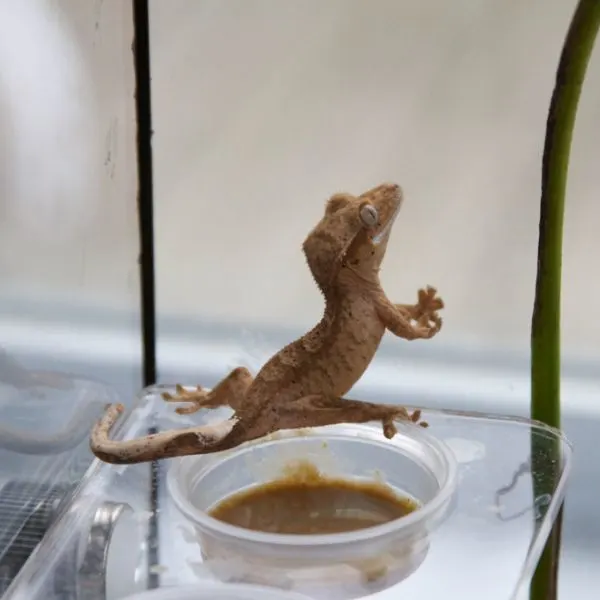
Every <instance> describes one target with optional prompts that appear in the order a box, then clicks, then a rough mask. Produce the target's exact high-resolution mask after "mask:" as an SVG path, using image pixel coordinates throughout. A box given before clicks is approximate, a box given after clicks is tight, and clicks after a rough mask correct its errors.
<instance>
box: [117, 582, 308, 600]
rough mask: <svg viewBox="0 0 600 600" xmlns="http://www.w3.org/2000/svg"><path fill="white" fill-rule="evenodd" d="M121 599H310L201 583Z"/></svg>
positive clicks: (253, 587) (264, 589)
mask: <svg viewBox="0 0 600 600" xmlns="http://www.w3.org/2000/svg"><path fill="white" fill-rule="evenodd" d="M123 600H310V598H308V597H307V596H301V595H300V594H296V593H294V592H283V591H281V590H275V589H273V588H267V587H262V586H256V585H243V584H228V585H224V584H222V583H203V584H202V585H193V586H177V587H172V588H160V589H156V590H149V591H146V592H141V593H139V594H134V595H133V596H127V597H126V598H124V599H123Z"/></svg>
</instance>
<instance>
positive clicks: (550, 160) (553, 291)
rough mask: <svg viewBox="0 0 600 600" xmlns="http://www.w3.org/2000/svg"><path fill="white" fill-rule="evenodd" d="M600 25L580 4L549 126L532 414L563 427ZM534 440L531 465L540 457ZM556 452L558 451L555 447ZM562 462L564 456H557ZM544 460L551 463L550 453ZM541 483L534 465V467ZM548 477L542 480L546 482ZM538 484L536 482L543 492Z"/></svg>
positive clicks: (542, 579)
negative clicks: (577, 140) (586, 120)
mask: <svg viewBox="0 0 600 600" xmlns="http://www.w3.org/2000/svg"><path fill="white" fill-rule="evenodd" d="M599 26H600V0H579V2H578V4H577V7H576V9H575V13H574V15H573V19H572V21H571V25H570V27H569V31H568V33H567V37H566V39H565V43H564V46H563V49H562V53H561V57H560V62H559V65H558V70H557V73H556V84H555V87H554V91H553V94H552V100H551V102H550V110H549V114H548V120H547V124H546V139H545V144H544V155H543V159H542V195H541V202H540V225H539V245H538V263H537V278H536V288H535V302H534V309H533V318H532V325H531V416H532V418H533V419H537V420H539V421H543V422H544V423H546V424H548V425H550V426H552V427H557V428H559V427H560V292H561V271H562V241H563V221H564V206H565V189H566V184H567V175H568V169H569V155H570V151H571V140H572V137H573V127H574V124H575V117H576V114H577V106H578V103H579V97H580V95H581V88H582V86H583V82H584V79H585V74H586V70H587V66H588V63H589V59H590V56H591V53H592V50H593V47H594V42H595V40H596V35H597V33H598V28H599ZM539 450H540V448H539V447H538V442H537V441H536V439H532V463H535V457H536V456H538V455H539V454H540V452H539ZM554 452H555V453H558V452H559V448H558V446H556V447H555V448H554ZM553 458H555V459H559V460H560V455H558V456H556V454H555V456H554V457H553ZM545 460H546V461H548V456H547V455H546V457H545ZM532 468H533V478H534V482H535V481H536V479H537V478H536V470H535V464H532ZM542 479H543V478H542ZM539 486H540V484H539V483H537V484H536V483H534V488H536V487H537V488H538V489H534V492H535V493H536V495H537V493H538V491H541V490H539ZM561 523H562V508H561V513H560V515H559V519H557V521H556V524H555V526H554V528H553V530H552V533H551V535H550V537H549V539H548V542H547V544H546V547H545V548H544V552H543V553H542V557H541V559H540V562H539V563H538V567H537V569H536V572H535V574H534V577H533V579H532V582H531V589H530V598H531V600H555V599H556V597H557V579H558V559H559V552H560V530H561Z"/></svg>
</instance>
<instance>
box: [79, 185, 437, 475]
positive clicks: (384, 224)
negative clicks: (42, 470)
mask: <svg viewBox="0 0 600 600" xmlns="http://www.w3.org/2000/svg"><path fill="white" fill-rule="evenodd" d="M401 203H402V192H401V190H400V188H399V186H397V185H394V184H384V185H381V186H378V187H376V188H374V189H372V190H369V191H368V192H366V193H364V194H362V195H361V196H358V197H354V196H351V195H349V194H336V195H334V196H332V197H331V198H330V199H329V201H328V202H327V206H326V209H325V214H324V216H323V218H322V219H321V221H320V222H319V223H318V224H317V226H316V227H315V228H314V229H313V230H312V231H311V233H310V234H309V235H308V237H307V238H306V240H305V242H304V245H303V250H304V254H305V256H306V259H307V262H308V265H309V268H310V270H311V272H312V274H313V277H314V278H315V281H316V283H317V285H318V286H319V288H320V290H321V292H322V293H323V295H324V297H325V312H324V315H323V318H322V319H321V321H320V322H319V323H318V324H317V325H316V326H315V327H314V328H313V329H312V330H311V331H309V332H308V333H306V334H305V335H304V336H302V337H301V338H299V339H298V340H296V341H294V342H292V343H291V344H289V345H287V346H286V347H285V348H283V349H282V350H280V351H279V352H278V353H277V354H275V355H274V356H273V357H272V358H271V359H269V360H268V361H267V362H266V363H265V365H264V366H263V367H262V369H261V370H260V371H259V372H258V374H257V375H256V377H255V378H253V377H252V375H251V374H250V372H249V371H248V370H247V369H245V368H243V367H240V368H237V369H234V370H233V371H232V372H231V373H230V374H229V375H228V376H227V377H226V378H225V379H223V380H222V381H221V382H220V383H219V384H218V385H217V386H216V387H215V388H214V389H212V390H210V391H208V390H203V389H202V388H198V389H197V390H193V391H186V390H184V389H183V388H181V387H180V386H178V388H177V395H175V396H172V395H170V394H164V398H165V400H167V401H169V402H187V403H189V406H188V407H181V408H178V409H177V412H179V413H180V414H185V413H191V412H195V411H196V410H199V409H200V408H216V407H218V406H223V405H228V406H230V407H231V408H232V409H233V410H234V411H235V412H234V415H233V416H232V417H231V418H230V419H229V420H227V421H223V422H221V423H217V424H214V425H204V426H199V427H193V428H188V429H181V430H176V431H166V432H162V433H158V434H154V435H150V436H147V437H145V438H140V439H136V440H126V441H121V442H116V441H112V440H110V439H109V437H108V436H109V433H110V429H111V428H112V426H113V425H114V423H115V422H116V420H117V418H118V416H119V413H120V412H121V411H122V410H123V407H122V406H121V405H113V406H111V407H109V408H108V410H107V412H106V414H105V416H104V417H103V418H102V419H101V420H100V421H99V422H98V423H97V424H96V426H95V427H94V429H93V431H92V437H91V448H92V451H93V452H94V454H95V455H96V456H98V457H99V458H100V459H102V460H103V461H105V462H110V463H116V464H128V463H137V462H145V461H150V460H156V459H160V458H170V457H174V456H184V455H190V454H204V453H210V452H218V451H221V450H226V449H229V448H233V447H235V446H238V445H239V444H241V443H244V442H246V441H249V440H253V439H257V438H260V437H263V436H265V435H267V434H269V433H272V432H274V431H277V430H281V429H295V428H302V427H318V426H323V425H332V424H337V423H344V422H346V423H350V422H353V423H361V422H367V421H381V422H382V423H383V425H384V433H385V435H386V436H387V437H391V436H393V435H394V433H395V431H396V430H395V427H394V425H393V420H394V419H401V420H412V421H415V422H416V421H418V420H419V414H413V415H412V416H411V415H409V414H408V412H407V411H406V409H404V408H403V407H400V406H395V405H386V404H373V403H368V402H359V401H355V400H348V399H344V398H343V396H344V395H345V394H346V393H347V392H348V391H349V390H350V388H352V387H353V386H354V384H355V383H356V382H357V381H358V379H360V377H361V376H362V375H363V373H364V372H365V370H366V369H367V367H368V366H369V364H370V362H371V360H372V359H373V356H374V355H375V352H376V351H377V348H378V347H379V344H380V342H381V339H382V337H383V335H384V333H385V331H386V330H389V331H390V332H391V333H393V334H395V335H396V336H399V337H402V338H404V339H408V340H414V339H427V338H431V337H433V336H434V335H435V334H436V333H437V332H438V331H439V330H440V328H441V325H442V321H441V319H440V317H439V316H438V315H437V310H440V309H441V308H443V302H442V300H441V299H440V298H438V297H436V291H435V289H433V288H427V289H426V290H421V291H420V292H419V298H418V302H417V304H414V305H398V304H393V303H391V302H390V301H389V300H388V298H387V296H386V295H385V292H384V291H383V289H382V288H381V284H380V281H379V268H380V265H381V262H382V260H383V257H384V255H385V251H386V247H387V242H388V239H389V234H390V231H391V228H392V225H393V223H394V220H395V218H396V216H397V214H398V211H399V209H400V206H401Z"/></svg>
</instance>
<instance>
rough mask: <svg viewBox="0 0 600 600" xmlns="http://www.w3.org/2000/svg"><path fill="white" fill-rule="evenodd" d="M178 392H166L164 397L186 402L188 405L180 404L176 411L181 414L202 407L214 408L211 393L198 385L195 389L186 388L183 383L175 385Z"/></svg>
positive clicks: (192, 411)
mask: <svg viewBox="0 0 600 600" xmlns="http://www.w3.org/2000/svg"><path fill="white" fill-rule="evenodd" d="M175 391H176V392H177V393H176V394H169V392H164V393H163V394H162V398H163V400H164V401H165V402H185V403H187V404H188V406H178V407H177V408H176V409H175V412H176V413H177V414H179V415H190V414H192V413H195V412H197V411H199V410H200V409H201V408H214V406H211V403H210V400H209V398H208V396H209V393H208V392H207V391H206V390H204V389H203V388H202V386H200V385H199V386H198V387H197V388H196V389H195V390H192V391H190V390H186V389H185V388H184V387H183V386H182V385H179V384H177V385H176V386H175Z"/></svg>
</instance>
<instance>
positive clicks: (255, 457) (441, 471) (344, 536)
mask: <svg viewBox="0 0 600 600" xmlns="http://www.w3.org/2000/svg"><path fill="white" fill-rule="evenodd" d="M398 429H399V431H398V434H397V435H396V436H395V437H394V438H393V439H392V440H387V439H385V438H384V437H383V434H382V432H381V426H380V425H371V424H366V425H336V426H331V427H321V428H316V429H312V430H303V431H301V432H298V431H290V432H279V433H278V434H276V435H273V436H271V437H269V438H268V439H263V440H259V441H257V442H253V443H249V444H245V445H243V446H241V447H239V448H236V449H234V450H231V451H228V452H224V453H220V454H215V455H205V456H191V457H184V458H180V459H177V460H176V461H174V463H173V465H172V467H171V469H170V470H169V474H168V479H167V486H168V489H169V493H170V494H171V497H172V499H173V502H174V503H175V505H176V506H177V508H178V509H179V510H180V511H181V513H182V514H183V515H184V516H185V517H186V519H187V520H188V521H189V522H190V523H191V525H192V526H193V528H194V530H195V533H196V538H197V541H198V543H199V545H200V548H201V555H202V559H203V561H204V562H205V563H206V565H207V566H208V568H209V569H210V571H211V572H212V573H213V574H214V575H215V576H216V577H217V578H219V579H220V580H222V581H237V582H247V583H256V584H262V585H268V586H272V587H278V588H281V589H288V590H294V591H298V592H300V593H304V594H307V595H309V596H312V597H313V598H327V599H331V600H334V599H337V598H339V599H345V598H356V597H360V596H364V595H366V594H370V593H374V592H376V591H379V590H382V589H385V588H388V587H390V586H392V585H394V584H396V583H398V582H399V581H401V580H403V579H404V578H406V577H408V576H409V575H410V574H411V573H412V572H414V571H415V570H416V569H417V568H418V567H419V565H420V564H421V563H422V562H423V560H424V559H425V557H426V555H427V551H428V548H429V544H430V534H431V532H432V531H433V530H434V529H435V528H436V527H437V526H438V525H439V524H440V522H441V521H442V519H443V518H444V517H445V516H446V515H447V513H448V511H449V509H450V507H451V506H452V499H453V497H454V491H455V490H456V486H457V465H456V462H455V459H454V455H453V454H452V452H451V450H450V449H449V448H447V447H446V445H445V444H443V443H442V442H440V441H438V440H436V439H435V438H434V437H432V436H431V435H429V434H428V433H427V432H426V431H425V430H423V429H422V428H419V427H416V426H414V425H401V426H399V428H398ZM298 460H304V461H306V460H307V461H310V462H311V463H312V464H314V465H315V466H316V467H317V468H318V469H319V470H320V471H321V472H322V473H323V474H324V475H326V476H335V477H338V478H339V477H343V478H345V479H348V480H356V481H373V480H376V481H382V482H385V483H386V484H387V485H388V486H390V487H391V488H392V489H394V491H396V492H397V493H398V494H400V495H405V496H409V497H411V498H413V499H415V500H416V501H417V502H418V503H419V505H420V506H419V508H418V509H417V510H415V511H414V512H412V513H410V514H409V515H407V516H404V517H402V518H400V519H396V520H394V521H391V522H388V523H384V524H382V525H377V526H374V527H370V528H367V529H362V530H359V531H353V532H348V533H336V534H327V535H288V534H272V533H262V532H256V531H251V530H248V529H243V528H240V527H235V526H233V525H229V524H227V523H223V522H221V521H218V520H217V519H214V518H212V517H211V516H210V515H209V512H210V511H211V509H212V508H213V507H214V506H215V505H216V504H218V503H219V502H220V501H222V500H224V499H225V498H227V497H229V496H231V495H232V494H236V493H238V492H241V491H243V490H248V489H249V488H252V487H256V486H260V485H261V484H264V483H266V482H269V481H273V480H274V479H276V478H278V477H279V476H281V474H282V472H284V470H285V468H286V466H289V465H290V463H293V462H295V461H298Z"/></svg>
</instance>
